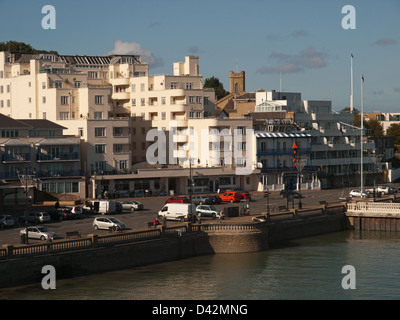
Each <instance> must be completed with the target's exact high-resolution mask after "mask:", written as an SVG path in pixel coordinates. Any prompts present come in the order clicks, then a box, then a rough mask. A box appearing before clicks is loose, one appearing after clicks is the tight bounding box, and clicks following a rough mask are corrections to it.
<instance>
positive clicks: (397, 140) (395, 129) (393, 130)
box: [386, 124, 400, 145]
mask: <svg viewBox="0 0 400 320" xmlns="http://www.w3.org/2000/svg"><path fill="white" fill-rule="evenodd" d="M386 135H387V136H388V137H394V144H395V145H400V124H392V125H391V126H390V127H389V128H388V129H387V131H386Z"/></svg>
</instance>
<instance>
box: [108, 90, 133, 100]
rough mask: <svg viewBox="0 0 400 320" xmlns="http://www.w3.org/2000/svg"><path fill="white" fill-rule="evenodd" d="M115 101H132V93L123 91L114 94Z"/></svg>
mask: <svg viewBox="0 0 400 320" xmlns="http://www.w3.org/2000/svg"><path fill="white" fill-rule="evenodd" d="M111 98H112V99H114V100H129V99H130V92H128V91H125V92H124V91H122V92H114V93H113V94H112V96H111Z"/></svg>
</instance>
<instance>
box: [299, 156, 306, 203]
mask: <svg viewBox="0 0 400 320" xmlns="http://www.w3.org/2000/svg"><path fill="white" fill-rule="evenodd" d="M306 163H307V159H296V169H297V171H298V174H299V179H298V181H299V194H300V197H301V180H302V179H301V172H302V171H303V169H304V167H305V165H306ZM302 207H303V204H302V203H301V198H299V209H302Z"/></svg>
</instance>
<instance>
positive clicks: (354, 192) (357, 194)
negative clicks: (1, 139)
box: [349, 189, 369, 198]
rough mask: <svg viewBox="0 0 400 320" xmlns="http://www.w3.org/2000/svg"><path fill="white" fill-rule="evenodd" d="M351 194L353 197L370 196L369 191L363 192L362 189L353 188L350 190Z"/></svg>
mask: <svg viewBox="0 0 400 320" xmlns="http://www.w3.org/2000/svg"><path fill="white" fill-rule="evenodd" d="M349 196H350V198H353V197H359V198H368V197H369V193H368V192H363V193H361V190H359V189H353V190H351V191H350V193H349Z"/></svg>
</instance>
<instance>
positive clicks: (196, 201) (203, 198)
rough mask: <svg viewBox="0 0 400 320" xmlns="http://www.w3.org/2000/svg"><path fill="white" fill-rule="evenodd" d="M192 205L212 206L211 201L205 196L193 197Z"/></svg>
mask: <svg viewBox="0 0 400 320" xmlns="http://www.w3.org/2000/svg"><path fill="white" fill-rule="evenodd" d="M192 203H194V204H203V203H204V204H212V203H213V202H212V200H211V199H210V198H209V197H207V196H194V197H192Z"/></svg>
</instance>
